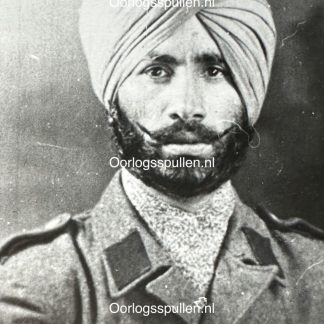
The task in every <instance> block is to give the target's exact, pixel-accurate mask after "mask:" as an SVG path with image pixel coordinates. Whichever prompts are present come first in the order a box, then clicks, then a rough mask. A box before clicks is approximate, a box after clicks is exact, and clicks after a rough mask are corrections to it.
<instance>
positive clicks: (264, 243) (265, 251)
mask: <svg viewBox="0 0 324 324" xmlns="http://www.w3.org/2000/svg"><path fill="white" fill-rule="evenodd" d="M242 230H243V232H244V234H245V236H246V238H247V240H248V242H249V244H250V246H251V249H252V252H253V254H254V256H255V258H256V259H257V261H258V262H259V263H260V265H264V266H268V265H276V266H278V269H279V273H278V276H279V277H280V278H282V279H284V274H283V271H282V268H281V267H280V264H279V263H278V261H277V259H276V257H275V255H274V253H273V251H272V247H271V243H270V240H269V239H268V238H267V237H263V236H261V235H260V234H259V233H258V232H256V231H255V230H253V229H252V228H249V227H243V228H242Z"/></svg>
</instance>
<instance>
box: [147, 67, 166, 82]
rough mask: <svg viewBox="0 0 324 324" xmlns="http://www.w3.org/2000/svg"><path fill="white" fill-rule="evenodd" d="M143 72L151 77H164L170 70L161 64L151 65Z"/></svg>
mask: <svg viewBox="0 0 324 324" xmlns="http://www.w3.org/2000/svg"><path fill="white" fill-rule="evenodd" d="M144 73H145V74H147V75H148V76H149V77H150V78H152V79H165V78H169V77H170V76H171V72H169V71H168V70H167V69H166V68H164V67H162V66H151V67H149V68H147V69H146V70H145V71H144Z"/></svg>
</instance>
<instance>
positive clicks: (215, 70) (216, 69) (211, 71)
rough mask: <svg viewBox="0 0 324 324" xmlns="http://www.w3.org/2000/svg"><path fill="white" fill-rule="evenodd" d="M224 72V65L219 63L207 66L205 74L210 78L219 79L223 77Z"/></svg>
mask: <svg viewBox="0 0 324 324" xmlns="http://www.w3.org/2000/svg"><path fill="white" fill-rule="evenodd" d="M223 73H224V70H223V68H222V67H220V66H218V65H212V66H209V67H207V69H206V72H205V76H206V77H207V78H209V79H217V78H219V77H221V75H222V74H223Z"/></svg>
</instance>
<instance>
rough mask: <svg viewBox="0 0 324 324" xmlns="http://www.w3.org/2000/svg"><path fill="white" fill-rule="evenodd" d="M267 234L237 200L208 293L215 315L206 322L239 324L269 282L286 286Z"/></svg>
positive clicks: (261, 223) (249, 210) (264, 228)
mask: <svg viewBox="0 0 324 324" xmlns="http://www.w3.org/2000/svg"><path fill="white" fill-rule="evenodd" d="M269 235H270V234H269V232H268V230H267V228H266V226H265V225H264V223H263V222H262V221H260V219H259V218H258V216H257V215H255V213H254V212H253V211H252V210H251V209H250V208H248V207H247V206H245V205H243V204H242V203H241V202H240V201H239V200H237V205H236V208H235V212H234V215H233V217H232V220H231V224H230V229H229V232H228V236H227V238H226V242H225V246H224V249H223V255H222V256H221V258H220V262H219V264H218V265H217V269H216V273H215V279H214V282H213V285H212V289H211V292H210V302H211V303H213V305H214V314H208V315H207V316H206V319H210V320H211V319H212V320H213V321H214V322H216V323H231V324H232V323H238V322H239V321H240V319H241V318H242V317H243V316H244V314H245V313H246V312H247V311H248V310H249V309H250V308H251V307H252V306H253V304H254V303H255V302H256V301H257V300H258V299H260V298H261V296H262V295H263V293H264V292H265V291H266V290H267V289H269V287H270V285H271V284H272V283H274V282H275V283H276V284H280V285H281V286H284V285H285V278H284V273H283V271H282V269H281V267H280V264H279V263H278V261H277V259H276V257H275V255H274V252H273V249H272V246H271V240H270V238H269V237H268V236H269ZM207 323H208V320H207Z"/></svg>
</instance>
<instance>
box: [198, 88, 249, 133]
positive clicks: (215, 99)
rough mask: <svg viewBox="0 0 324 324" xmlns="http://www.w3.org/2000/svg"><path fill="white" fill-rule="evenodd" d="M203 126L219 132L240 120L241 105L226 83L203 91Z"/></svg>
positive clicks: (232, 89)
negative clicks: (204, 111)
mask: <svg viewBox="0 0 324 324" xmlns="http://www.w3.org/2000/svg"><path fill="white" fill-rule="evenodd" d="M204 105H205V110H206V120H205V124H206V126H207V125H208V126H209V127H212V128H215V129H216V130H217V131H219V132H221V131H223V130H225V129H227V128H228V127H229V126H232V124H233V123H236V122H238V121H239V120H240V117H241V116H242V114H243V104H242V101H241V98H240V96H239V94H238V93H237V91H236V90H235V88H234V87H233V86H232V85H231V84H229V83H228V82H224V83H221V84H218V85H216V86H211V87H209V88H207V89H205V93H204Z"/></svg>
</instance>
